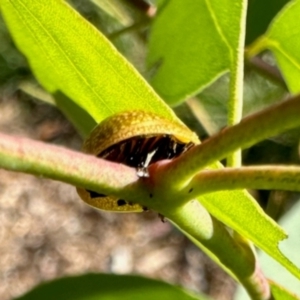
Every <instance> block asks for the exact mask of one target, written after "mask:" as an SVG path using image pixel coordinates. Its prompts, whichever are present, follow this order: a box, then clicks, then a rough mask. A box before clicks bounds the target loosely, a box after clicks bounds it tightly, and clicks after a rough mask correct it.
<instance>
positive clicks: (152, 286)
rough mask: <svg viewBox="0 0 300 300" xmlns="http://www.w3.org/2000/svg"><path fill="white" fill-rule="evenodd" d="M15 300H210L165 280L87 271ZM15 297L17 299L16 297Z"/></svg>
mask: <svg viewBox="0 0 300 300" xmlns="http://www.w3.org/2000/svg"><path fill="white" fill-rule="evenodd" d="M17 299H18V300H40V299H43V300H53V299H56V300H66V299H68V300H75V299H76V300H98V299H101V300H119V299H122V300H131V299H135V300H152V299H164V300H173V299H181V300H196V299H198V300H209V298H207V297H205V296H201V295H199V296H196V295H192V294H191V293H188V292H187V291H185V290H183V289H182V288H179V287H176V286H172V285H170V284H167V283H165V282H161V281H157V280H152V279H147V278H143V277H138V276H127V275H124V276H120V275H109V274H88V275H83V276H77V277H66V278H62V279H58V280H54V281H52V282H48V283H45V284H43V285H40V286H38V287H37V288H35V289H34V290H32V291H31V292H29V293H27V294H26V295H24V296H22V297H20V298H17ZM17 299H16V300H17Z"/></svg>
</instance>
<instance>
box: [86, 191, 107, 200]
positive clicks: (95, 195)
mask: <svg viewBox="0 0 300 300" xmlns="http://www.w3.org/2000/svg"><path fill="white" fill-rule="evenodd" d="M86 191H87V192H88V193H90V197H91V198H92V199H93V198H104V197H107V196H106V195H104V194H99V193H97V192H93V191H90V190H86Z"/></svg>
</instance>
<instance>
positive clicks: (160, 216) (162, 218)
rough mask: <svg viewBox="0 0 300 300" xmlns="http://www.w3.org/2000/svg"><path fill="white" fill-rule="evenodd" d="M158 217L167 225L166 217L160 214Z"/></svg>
mask: <svg viewBox="0 0 300 300" xmlns="http://www.w3.org/2000/svg"><path fill="white" fill-rule="evenodd" d="M158 217H159V218H160V220H161V221H162V222H163V223H166V221H167V220H166V218H165V216H164V215H162V214H158Z"/></svg>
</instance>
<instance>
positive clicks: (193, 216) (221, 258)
mask: <svg viewBox="0 0 300 300" xmlns="http://www.w3.org/2000/svg"><path fill="white" fill-rule="evenodd" d="M164 213H165V216H166V217H167V218H169V219H170V220H171V221H172V222H173V223H174V225H175V226H176V227H178V228H179V229H180V230H181V231H182V232H183V233H184V234H185V235H187V236H188V237H189V238H190V239H191V240H192V242H193V243H195V244H196V245H197V246H198V247H200V248H201V249H202V250H203V251H204V252H206V253H207V254H208V255H209V256H210V257H212V258H213V259H214V260H215V261H216V262H217V263H218V264H219V265H220V266H221V267H223V268H224V266H225V269H226V270H227V272H228V271H229V273H230V274H231V275H232V276H233V277H235V278H236V279H237V280H238V281H239V282H240V283H242V284H243V286H244V288H245V289H246V290H247V292H248V294H249V295H250V296H251V299H253V300H262V299H264V300H265V299H268V297H269V295H270V290H269V285H268V282H267V280H266V278H265V277H264V275H263V274H262V272H261V270H260V269H259V267H258V265H257V262H256V258H255V254H254V252H253V249H252V246H251V244H250V243H249V242H248V241H247V240H246V239H243V238H241V237H240V236H239V235H235V234H231V233H230V232H229V231H228V230H227V229H226V227H225V226H224V225H223V224H222V223H221V222H220V221H218V220H217V219H215V218H214V217H212V216H211V215H210V214H209V213H208V212H207V211H206V209H205V208H204V207H203V206H202V205H201V204H200V203H199V202H198V201H191V202H188V203H186V204H185V205H184V206H181V207H179V208H177V209H176V208H173V207H169V209H167V210H166V211H165V212H164ZM220 245H222V246H221V247H220ZM233 257H234V259H233Z"/></svg>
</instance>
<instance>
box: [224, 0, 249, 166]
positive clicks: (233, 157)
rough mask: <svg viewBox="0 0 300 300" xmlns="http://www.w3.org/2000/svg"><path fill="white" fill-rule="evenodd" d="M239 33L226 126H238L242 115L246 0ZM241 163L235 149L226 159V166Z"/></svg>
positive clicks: (243, 5) (238, 153)
mask: <svg viewBox="0 0 300 300" xmlns="http://www.w3.org/2000/svg"><path fill="white" fill-rule="evenodd" d="M241 5H242V8H241V17H240V27H239V28H240V32H239V37H238V45H237V47H236V49H234V51H235V53H232V55H231V67H230V97H229V101H228V122H227V123H228V126H232V125H235V124H238V123H239V122H240V120H241V119H242V113H243V82H244V43H245V32H246V11H247V0H244V1H241ZM231 52H232V50H231ZM241 161H242V154H241V150H240V149H236V150H235V151H234V152H232V153H231V154H230V155H229V156H228V157H227V166H229V167H239V166H240V165H241Z"/></svg>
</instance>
